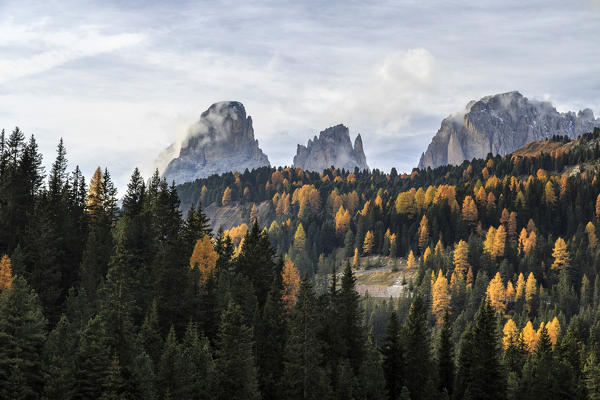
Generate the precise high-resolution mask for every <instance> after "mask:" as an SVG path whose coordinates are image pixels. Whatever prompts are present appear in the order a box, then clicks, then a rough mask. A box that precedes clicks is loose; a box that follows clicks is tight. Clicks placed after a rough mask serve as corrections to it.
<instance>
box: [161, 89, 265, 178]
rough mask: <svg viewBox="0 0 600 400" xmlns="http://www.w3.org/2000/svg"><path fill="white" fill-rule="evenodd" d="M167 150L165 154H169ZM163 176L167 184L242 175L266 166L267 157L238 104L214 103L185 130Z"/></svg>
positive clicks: (171, 152)
mask: <svg viewBox="0 0 600 400" xmlns="http://www.w3.org/2000/svg"><path fill="white" fill-rule="evenodd" d="M175 151H176V149H174V148H173V145H172V146H170V147H169V148H168V149H167V150H165V153H164V154H163V155H161V157H164V156H165V154H166V155H168V154H169V153H170V154H173V153H174V152H175ZM173 155H174V156H175V158H172V159H171V160H170V161H169V163H168V164H167V167H166V169H165V171H164V173H163V176H164V177H165V178H166V179H167V181H168V182H171V181H172V180H175V182H176V183H184V182H190V181H193V180H195V179H198V178H206V177H208V176H210V175H213V174H222V173H225V172H230V171H240V172H243V171H244V170H245V169H246V168H248V169H249V170H252V169H255V168H259V167H264V166H269V165H270V163H269V159H268V157H267V156H266V155H265V154H264V153H263V152H262V150H261V149H260V148H259V147H258V140H255V139H254V129H253V128H252V118H250V116H246V110H245V109H244V106H243V104H242V103H239V102H236V101H226V102H220V103H215V104H213V105H212V106H210V108H209V109H208V110H206V111H205V112H203V113H202V115H201V116H200V120H199V121H198V122H196V123H195V124H194V125H192V126H191V127H190V128H189V132H188V135H187V137H186V139H185V140H184V142H183V143H182V144H181V147H180V149H179V154H173Z"/></svg>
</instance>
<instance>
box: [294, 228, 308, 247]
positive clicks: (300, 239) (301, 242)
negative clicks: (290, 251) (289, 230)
mask: <svg viewBox="0 0 600 400" xmlns="http://www.w3.org/2000/svg"><path fill="white" fill-rule="evenodd" d="M294 249H296V250H298V251H304V250H305V249H306V232H304V227H303V226H302V223H299V224H298V228H296V233H295V234H294Z"/></svg>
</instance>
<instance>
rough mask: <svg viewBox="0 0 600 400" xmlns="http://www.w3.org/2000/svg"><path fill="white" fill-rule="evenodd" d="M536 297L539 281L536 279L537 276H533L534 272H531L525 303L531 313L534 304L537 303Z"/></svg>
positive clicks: (526, 287) (526, 288) (528, 278)
mask: <svg viewBox="0 0 600 400" xmlns="http://www.w3.org/2000/svg"><path fill="white" fill-rule="evenodd" d="M536 296H537V280H536V279H535V276H533V272H530V273H529V276H528V277H527V283H526V284H525V303H526V304H527V307H528V308H529V310H530V311H531V309H532V307H533V302H534V301H535V297H536Z"/></svg>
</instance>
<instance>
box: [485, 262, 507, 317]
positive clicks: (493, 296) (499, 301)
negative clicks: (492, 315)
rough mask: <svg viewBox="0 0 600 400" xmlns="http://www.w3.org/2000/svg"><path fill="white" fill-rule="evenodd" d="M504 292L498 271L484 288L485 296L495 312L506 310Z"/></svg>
mask: <svg viewBox="0 0 600 400" xmlns="http://www.w3.org/2000/svg"><path fill="white" fill-rule="evenodd" d="M505 293H506V292H505V289H504V284H503V283H502V277H501V276H500V272H496V275H495V276H494V278H493V279H492V280H491V281H490V283H489V285H488V287H487V290H486V295H487V298H488V300H489V301H490V304H491V306H492V307H493V308H494V310H496V312H504V311H505V310H506V298H505Z"/></svg>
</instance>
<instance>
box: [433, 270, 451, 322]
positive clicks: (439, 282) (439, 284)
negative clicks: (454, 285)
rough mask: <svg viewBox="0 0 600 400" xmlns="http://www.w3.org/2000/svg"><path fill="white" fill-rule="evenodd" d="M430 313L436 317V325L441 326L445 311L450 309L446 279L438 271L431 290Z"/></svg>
mask: <svg viewBox="0 0 600 400" xmlns="http://www.w3.org/2000/svg"><path fill="white" fill-rule="evenodd" d="M432 297H433V300H432V304H431V311H432V312H433V314H434V315H435V317H436V321H437V324H438V325H441V324H442V321H443V320H444V315H445V314H446V311H448V309H449V308H450V292H449V290H448V279H446V277H445V276H444V275H443V274H442V270H441V269H440V270H439V272H438V276H437V279H436V280H435V283H434V284H433V288H432Z"/></svg>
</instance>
